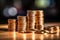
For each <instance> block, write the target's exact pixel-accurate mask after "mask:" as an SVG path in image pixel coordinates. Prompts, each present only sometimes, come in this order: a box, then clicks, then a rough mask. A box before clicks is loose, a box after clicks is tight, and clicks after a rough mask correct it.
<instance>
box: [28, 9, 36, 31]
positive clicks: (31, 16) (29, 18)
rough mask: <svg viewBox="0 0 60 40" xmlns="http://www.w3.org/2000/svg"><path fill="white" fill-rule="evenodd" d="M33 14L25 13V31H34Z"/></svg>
mask: <svg viewBox="0 0 60 40" xmlns="http://www.w3.org/2000/svg"><path fill="white" fill-rule="evenodd" d="M35 14H36V12H35V11H34V10H33V11H32V10H28V11H27V30H30V29H35Z"/></svg>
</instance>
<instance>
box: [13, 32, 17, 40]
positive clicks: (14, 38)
mask: <svg viewBox="0 0 60 40" xmlns="http://www.w3.org/2000/svg"><path fill="white" fill-rule="evenodd" d="M13 34H14V37H13V40H16V32H15V31H14V33H13Z"/></svg>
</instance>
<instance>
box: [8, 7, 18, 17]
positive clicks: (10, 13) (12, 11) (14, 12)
mask: <svg viewBox="0 0 60 40" xmlns="http://www.w3.org/2000/svg"><path fill="white" fill-rule="evenodd" d="M8 13H9V15H10V16H16V14H17V9H16V8H15V7H11V8H9V10H8Z"/></svg>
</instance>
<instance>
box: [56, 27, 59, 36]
mask: <svg viewBox="0 0 60 40" xmlns="http://www.w3.org/2000/svg"><path fill="white" fill-rule="evenodd" d="M56 29H57V31H56V32H57V33H56V35H57V37H59V26H56Z"/></svg>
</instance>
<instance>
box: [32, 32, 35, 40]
mask: <svg viewBox="0 0 60 40" xmlns="http://www.w3.org/2000/svg"><path fill="white" fill-rule="evenodd" d="M32 40H35V32H32Z"/></svg>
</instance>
